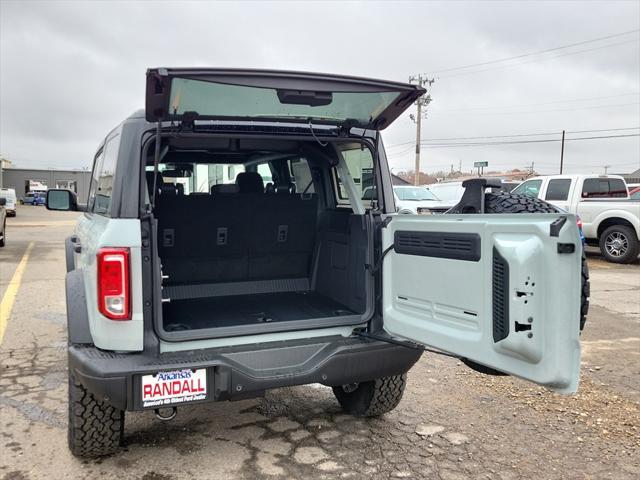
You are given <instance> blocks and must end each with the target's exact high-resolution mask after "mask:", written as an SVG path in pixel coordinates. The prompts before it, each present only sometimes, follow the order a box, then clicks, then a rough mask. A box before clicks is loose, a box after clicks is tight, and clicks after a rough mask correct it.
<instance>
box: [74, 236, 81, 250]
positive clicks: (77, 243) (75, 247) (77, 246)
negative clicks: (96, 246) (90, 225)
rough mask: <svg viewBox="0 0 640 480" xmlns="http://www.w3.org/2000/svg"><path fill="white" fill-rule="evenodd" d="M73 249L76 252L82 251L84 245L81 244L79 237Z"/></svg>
mask: <svg viewBox="0 0 640 480" xmlns="http://www.w3.org/2000/svg"><path fill="white" fill-rule="evenodd" d="M73 251H74V252H76V253H80V252H82V245H80V242H78V241H77V239H76V242H75V244H74V245H73Z"/></svg>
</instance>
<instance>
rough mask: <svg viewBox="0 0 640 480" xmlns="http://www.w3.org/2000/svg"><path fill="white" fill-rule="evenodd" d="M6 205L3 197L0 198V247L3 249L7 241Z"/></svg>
mask: <svg viewBox="0 0 640 480" xmlns="http://www.w3.org/2000/svg"><path fill="white" fill-rule="evenodd" d="M6 204H7V199H6V198H5V197H0V247H4V245H5V243H6V241H7V210H6V209H5V205H6Z"/></svg>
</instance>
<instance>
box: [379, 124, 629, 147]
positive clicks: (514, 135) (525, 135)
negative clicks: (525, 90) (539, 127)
mask: <svg viewBox="0 0 640 480" xmlns="http://www.w3.org/2000/svg"><path fill="white" fill-rule="evenodd" d="M638 129H640V126H638V127H626V128H600V129H595V130H567V131H566V133H599V132H618V131H625V130H638ZM560 134H561V132H543V133H512V134H508V135H483V136H479V137H445V138H430V139H425V140H423V141H422V142H421V143H425V142H437V141H449V140H484V139H491V138H514V137H538V136H544V135H560ZM410 143H413V141H411V142H403V143H396V144H393V145H385V147H386V148H393V147H398V146H402V145H408V144H410Z"/></svg>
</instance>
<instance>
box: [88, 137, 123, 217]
mask: <svg viewBox="0 0 640 480" xmlns="http://www.w3.org/2000/svg"><path fill="white" fill-rule="evenodd" d="M119 150H120V131H119V130H118V131H117V132H115V133H113V134H112V135H111V136H110V137H109V138H108V139H107V141H106V142H105V144H104V147H103V148H102V150H101V151H100V152H99V153H98V155H97V156H96V158H95V161H94V165H93V175H92V178H91V186H90V187H89V199H88V202H87V210H88V211H89V212H93V213H97V214H99V215H108V214H109V207H110V206H111V197H112V195H113V180H114V178H115V174H116V166H117V161H118V151H119Z"/></svg>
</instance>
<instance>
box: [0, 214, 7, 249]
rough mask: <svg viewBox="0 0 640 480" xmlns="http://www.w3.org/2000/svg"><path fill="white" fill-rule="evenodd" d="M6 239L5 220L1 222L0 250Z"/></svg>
mask: <svg viewBox="0 0 640 480" xmlns="http://www.w3.org/2000/svg"><path fill="white" fill-rule="evenodd" d="M6 238H7V220H6V219H5V221H4V222H2V238H0V248H1V247H4V242H5V240H6Z"/></svg>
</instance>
